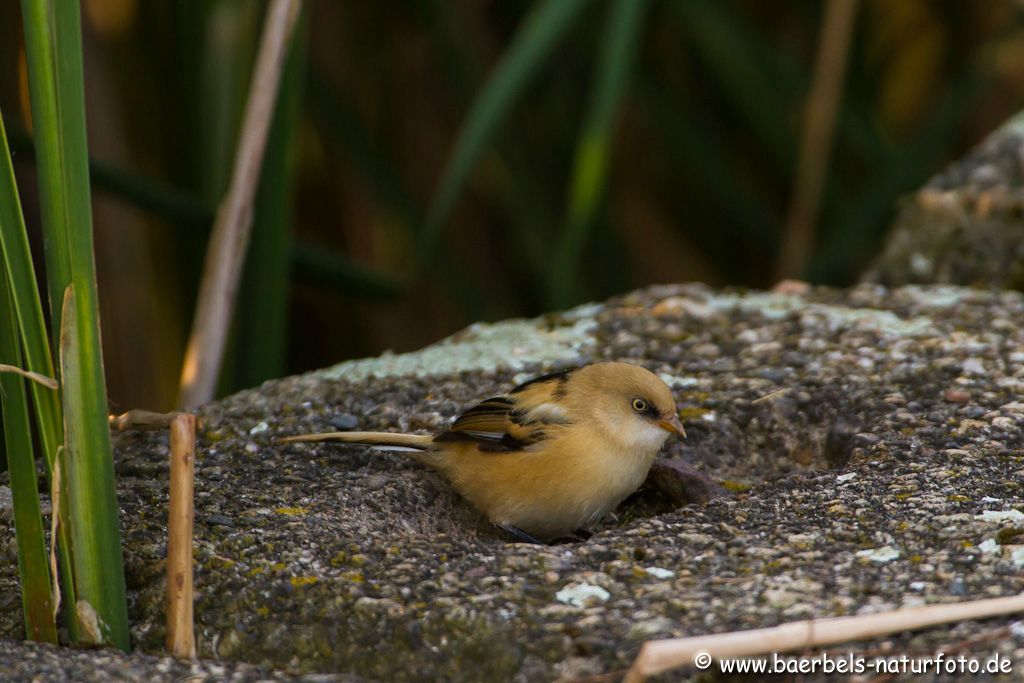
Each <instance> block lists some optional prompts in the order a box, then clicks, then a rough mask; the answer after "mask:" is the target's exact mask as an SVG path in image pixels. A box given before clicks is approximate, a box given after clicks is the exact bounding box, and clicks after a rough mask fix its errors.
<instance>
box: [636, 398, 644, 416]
mask: <svg viewBox="0 0 1024 683" xmlns="http://www.w3.org/2000/svg"><path fill="white" fill-rule="evenodd" d="M633 410H635V411H636V412H638V413H642V412H644V411H645V410H647V401H645V400H643V399H642V398H634V399H633Z"/></svg>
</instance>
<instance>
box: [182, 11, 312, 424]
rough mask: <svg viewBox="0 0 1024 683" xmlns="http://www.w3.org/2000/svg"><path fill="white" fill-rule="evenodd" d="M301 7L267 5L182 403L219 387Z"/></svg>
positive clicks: (195, 401)
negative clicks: (273, 120) (259, 186)
mask: <svg viewBox="0 0 1024 683" xmlns="http://www.w3.org/2000/svg"><path fill="white" fill-rule="evenodd" d="M300 6H301V0H273V2H272V3H271V4H270V6H269V7H268V8H267V14H266V18H265V20H264V23H263V35H262V36H261V38H260V48H259V54H258V55H257V58H256V66H255V68H254V69H253V75H252V81H251V83H250V85H249V97H248V100H247V101H246V104H245V114H244V118H243V120H242V130H241V133H240V135H239V139H238V148H237V150H236V151H235V164H234V169H233V171H232V175H231V186H230V187H229V188H228V192H227V195H226V196H225V197H224V200H223V202H221V205H220V208H218V209H217V218H216V220H215V221H214V225H213V232H212V234H211V235H210V245H209V247H207V251H206V262H205V264H204V266H203V281H202V283H201V284H200V287H199V299H198V300H197V302H196V313H195V317H194V319H193V321H192V333H191V335H190V336H189V340H188V347H187V348H186V350H185V362H184V363H183V365H182V369H181V395H180V397H179V399H178V401H179V405H180V406H181V407H182V408H191V407H193V406H196V405H199V404H200V403H205V402H206V401H209V400H210V399H212V398H213V392H214V390H215V389H216V386H217V378H218V376H219V374H220V367H221V362H222V360H223V357H224V345H225V343H226V340H227V334H228V328H229V327H230V325H231V319H232V312H233V311H234V308H235V299H236V297H237V292H238V281H239V279H240V277H241V274H242V264H243V262H244V259H245V253H246V251H247V249H248V245H249V233H250V230H251V228H252V205H253V199H254V197H255V195H256V185H257V183H258V182H259V179H260V169H261V167H262V165H263V152H264V150H265V149H266V145H267V131H268V130H269V128H270V121H271V118H272V117H273V115H274V103H275V101H276V99H277V90H278V85H279V84H280V81H281V70H282V68H283V66H284V60H285V56H286V55H287V52H288V43H289V39H290V37H291V35H292V33H293V29H294V27H295V22H296V20H297V19H298V16H299V9H300Z"/></svg>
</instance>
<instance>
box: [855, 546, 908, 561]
mask: <svg viewBox="0 0 1024 683" xmlns="http://www.w3.org/2000/svg"><path fill="white" fill-rule="evenodd" d="M856 556H857V557H860V558H863V559H866V560H870V561H871V562H874V563H875V564H886V563H887V562H892V561H893V560H896V559H899V556H900V551H899V550H897V549H896V548H893V547H892V546H891V545H886V546H882V547H881V548H871V549H870V550H859V551H857V553H856Z"/></svg>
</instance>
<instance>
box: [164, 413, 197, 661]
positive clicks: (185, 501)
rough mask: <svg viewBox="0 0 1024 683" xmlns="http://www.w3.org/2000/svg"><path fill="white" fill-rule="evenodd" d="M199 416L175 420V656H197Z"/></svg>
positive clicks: (171, 570)
mask: <svg viewBox="0 0 1024 683" xmlns="http://www.w3.org/2000/svg"><path fill="white" fill-rule="evenodd" d="M195 454H196V417H195V415H190V414H188V413H178V414H177V415H175V416H174V420H173V421H172V422H171V485H170V489H171V491H170V510H169V514H168V520H167V649H168V650H170V653H171V655H172V656H174V657H179V658H188V659H191V658H194V657H195V656H196V640H195V631H194V629H193V623H192V521H193V516H194V510H193V504H192V493H193V478H194V475H195Z"/></svg>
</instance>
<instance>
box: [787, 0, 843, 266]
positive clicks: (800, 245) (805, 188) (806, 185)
mask: <svg viewBox="0 0 1024 683" xmlns="http://www.w3.org/2000/svg"><path fill="white" fill-rule="evenodd" d="M856 10H857V0H829V3H828V5H827V6H826V8H825V14H824V16H823V17H822V25H821V37H820V38H819V41H820V42H819V44H818V57H817V64H816V65H815V68H814V71H815V74H814V82H813V83H812V85H811V92H810V95H809V96H808V99H807V110H806V113H805V115H804V117H805V118H804V130H803V139H802V140H801V142H800V160H799V162H798V164H797V171H796V184H795V187H794V188H793V198H792V204H791V205H790V207H789V216H788V217H787V219H786V228H785V231H784V232H783V238H782V244H781V247H780V251H779V261H778V263H777V264H776V268H775V278H776V279H777V280H784V279H786V278H793V277H799V276H800V274H801V271H803V269H804V267H805V266H806V265H807V257H808V256H809V255H810V253H811V246H812V243H813V242H814V223H815V221H816V220H817V218H818V207H819V206H820V204H821V191H822V188H823V187H824V183H825V176H826V172H827V170H828V159H829V155H830V153H831V151H832V137H833V132H834V131H835V127H836V117H837V113H838V111H839V102H840V100H841V98H842V91H843V77H844V75H845V73H846V58H847V55H848V53H849V51H850V50H849V47H850V37H851V35H852V34H853V25H854V22H855V20H856Z"/></svg>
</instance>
